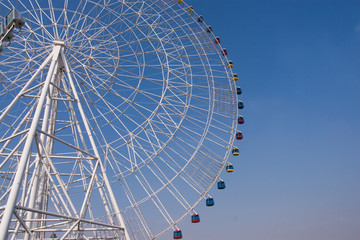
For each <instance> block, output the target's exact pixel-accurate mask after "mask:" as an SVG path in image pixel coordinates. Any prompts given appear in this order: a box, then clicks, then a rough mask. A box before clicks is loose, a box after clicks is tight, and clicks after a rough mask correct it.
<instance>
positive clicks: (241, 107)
mask: <svg viewBox="0 0 360 240" xmlns="http://www.w3.org/2000/svg"><path fill="white" fill-rule="evenodd" d="M243 108H244V103H243V102H242V101H239V102H238V109H243Z"/></svg>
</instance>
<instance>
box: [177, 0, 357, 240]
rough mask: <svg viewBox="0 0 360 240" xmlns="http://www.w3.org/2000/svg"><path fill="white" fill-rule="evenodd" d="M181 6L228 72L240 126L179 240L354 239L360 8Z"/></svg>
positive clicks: (195, 0)
mask: <svg viewBox="0 0 360 240" xmlns="http://www.w3.org/2000/svg"><path fill="white" fill-rule="evenodd" d="M187 3H188V4H189V5H192V6H193V7H194V9H195V11H196V12H197V13H199V14H201V15H203V16H204V19H205V22H206V23H207V24H209V25H211V26H212V28H213V31H214V33H215V34H216V35H218V36H219V37H220V38H221V44H222V46H224V47H226V48H227V50H228V53H229V55H228V57H229V59H232V60H233V62H234V64H235V67H234V69H235V71H236V72H237V73H238V75H239V77H240V80H239V81H238V83H239V85H240V86H241V87H242V89H243V95H242V100H243V101H244V103H245V109H244V110H243V115H244V117H245V120H246V123H245V125H244V126H243V128H244V129H243V133H244V140H243V142H241V144H240V152H241V154H240V158H238V160H236V161H238V162H236V171H235V172H234V173H232V174H223V176H222V177H223V179H224V180H225V181H226V183H227V188H226V189H225V190H223V191H219V190H216V189H215V188H214V189H213V190H212V191H211V194H212V195H213V197H214V198H215V201H216V202H215V206H214V207H212V208H206V207H204V206H199V207H198V209H197V211H198V212H199V213H200V216H201V223H200V224H191V223H186V221H185V222H184V223H182V229H183V235H184V239H207V240H219V239H226V240H240V239H244V240H245V239H246V240H264V239H267V240H290V239H291V240H309V239H310V240H325V239H326V240H339V239H344V240H358V239H360V228H359V225H360V204H359V202H360V174H359V173H360V147H359V145H360V124H359V123H360V110H359V106H360V94H359V89H360V79H359V76H360V1H358V0H357V1H355V0H346V1H344V0H343V1H340V0H272V1H269V0H223V1H216V0H206V1H205V0H188V1H187ZM231 161H232V163H235V160H231ZM200 205H201V204H200Z"/></svg>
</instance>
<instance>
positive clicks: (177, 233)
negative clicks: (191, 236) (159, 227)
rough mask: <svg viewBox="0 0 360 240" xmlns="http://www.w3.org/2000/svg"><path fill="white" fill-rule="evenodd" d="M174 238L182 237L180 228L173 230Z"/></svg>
mask: <svg viewBox="0 0 360 240" xmlns="http://www.w3.org/2000/svg"><path fill="white" fill-rule="evenodd" d="M174 239H182V233H181V230H175V231H174Z"/></svg>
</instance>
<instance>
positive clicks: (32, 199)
mask: <svg viewBox="0 0 360 240" xmlns="http://www.w3.org/2000/svg"><path fill="white" fill-rule="evenodd" d="M57 68H58V63H57V64H56V65H55V72H54V74H52V77H51V80H50V83H51V82H52V83H54V79H55V76H56V71H57ZM53 88H54V87H53V85H50V88H49V94H46V104H45V108H44V116H43V122H42V126H41V130H42V131H44V132H45V131H46V130H47V127H48V122H49V115H50V108H51V98H50V95H51V94H52V91H53ZM40 139H41V141H44V140H45V134H41V135H40ZM35 165H36V167H35V169H36V171H35V173H34V175H33V176H32V177H33V178H34V180H33V181H32V182H33V186H32V188H31V193H30V199H29V205H28V207H29V208H34V206H35V200H36V194H37V192H38V183H39V175H40V170H41V152H40V153H39V154H38V156H37V157H36V159H35ZM32 217H33V212H29V213H28V214H27V220H28V222H27V226H28V227H29V228H30V229H31V228H32V224H33V223H32V222H31V221H30V220H31V219H32ZM29 237H30V234H25V237H24V240H28V239H29Z"/></svg>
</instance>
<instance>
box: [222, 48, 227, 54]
mask: <svg viewBox="0 0 360 240" xmlns="http://www.w3.org/2000/svg"><path fill="white" fill-rule="evenodd" d="M221 54H222V55H223V56H226V55H227V51H226V48H224V49H223V50H222V52H221Z"/></svg>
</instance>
